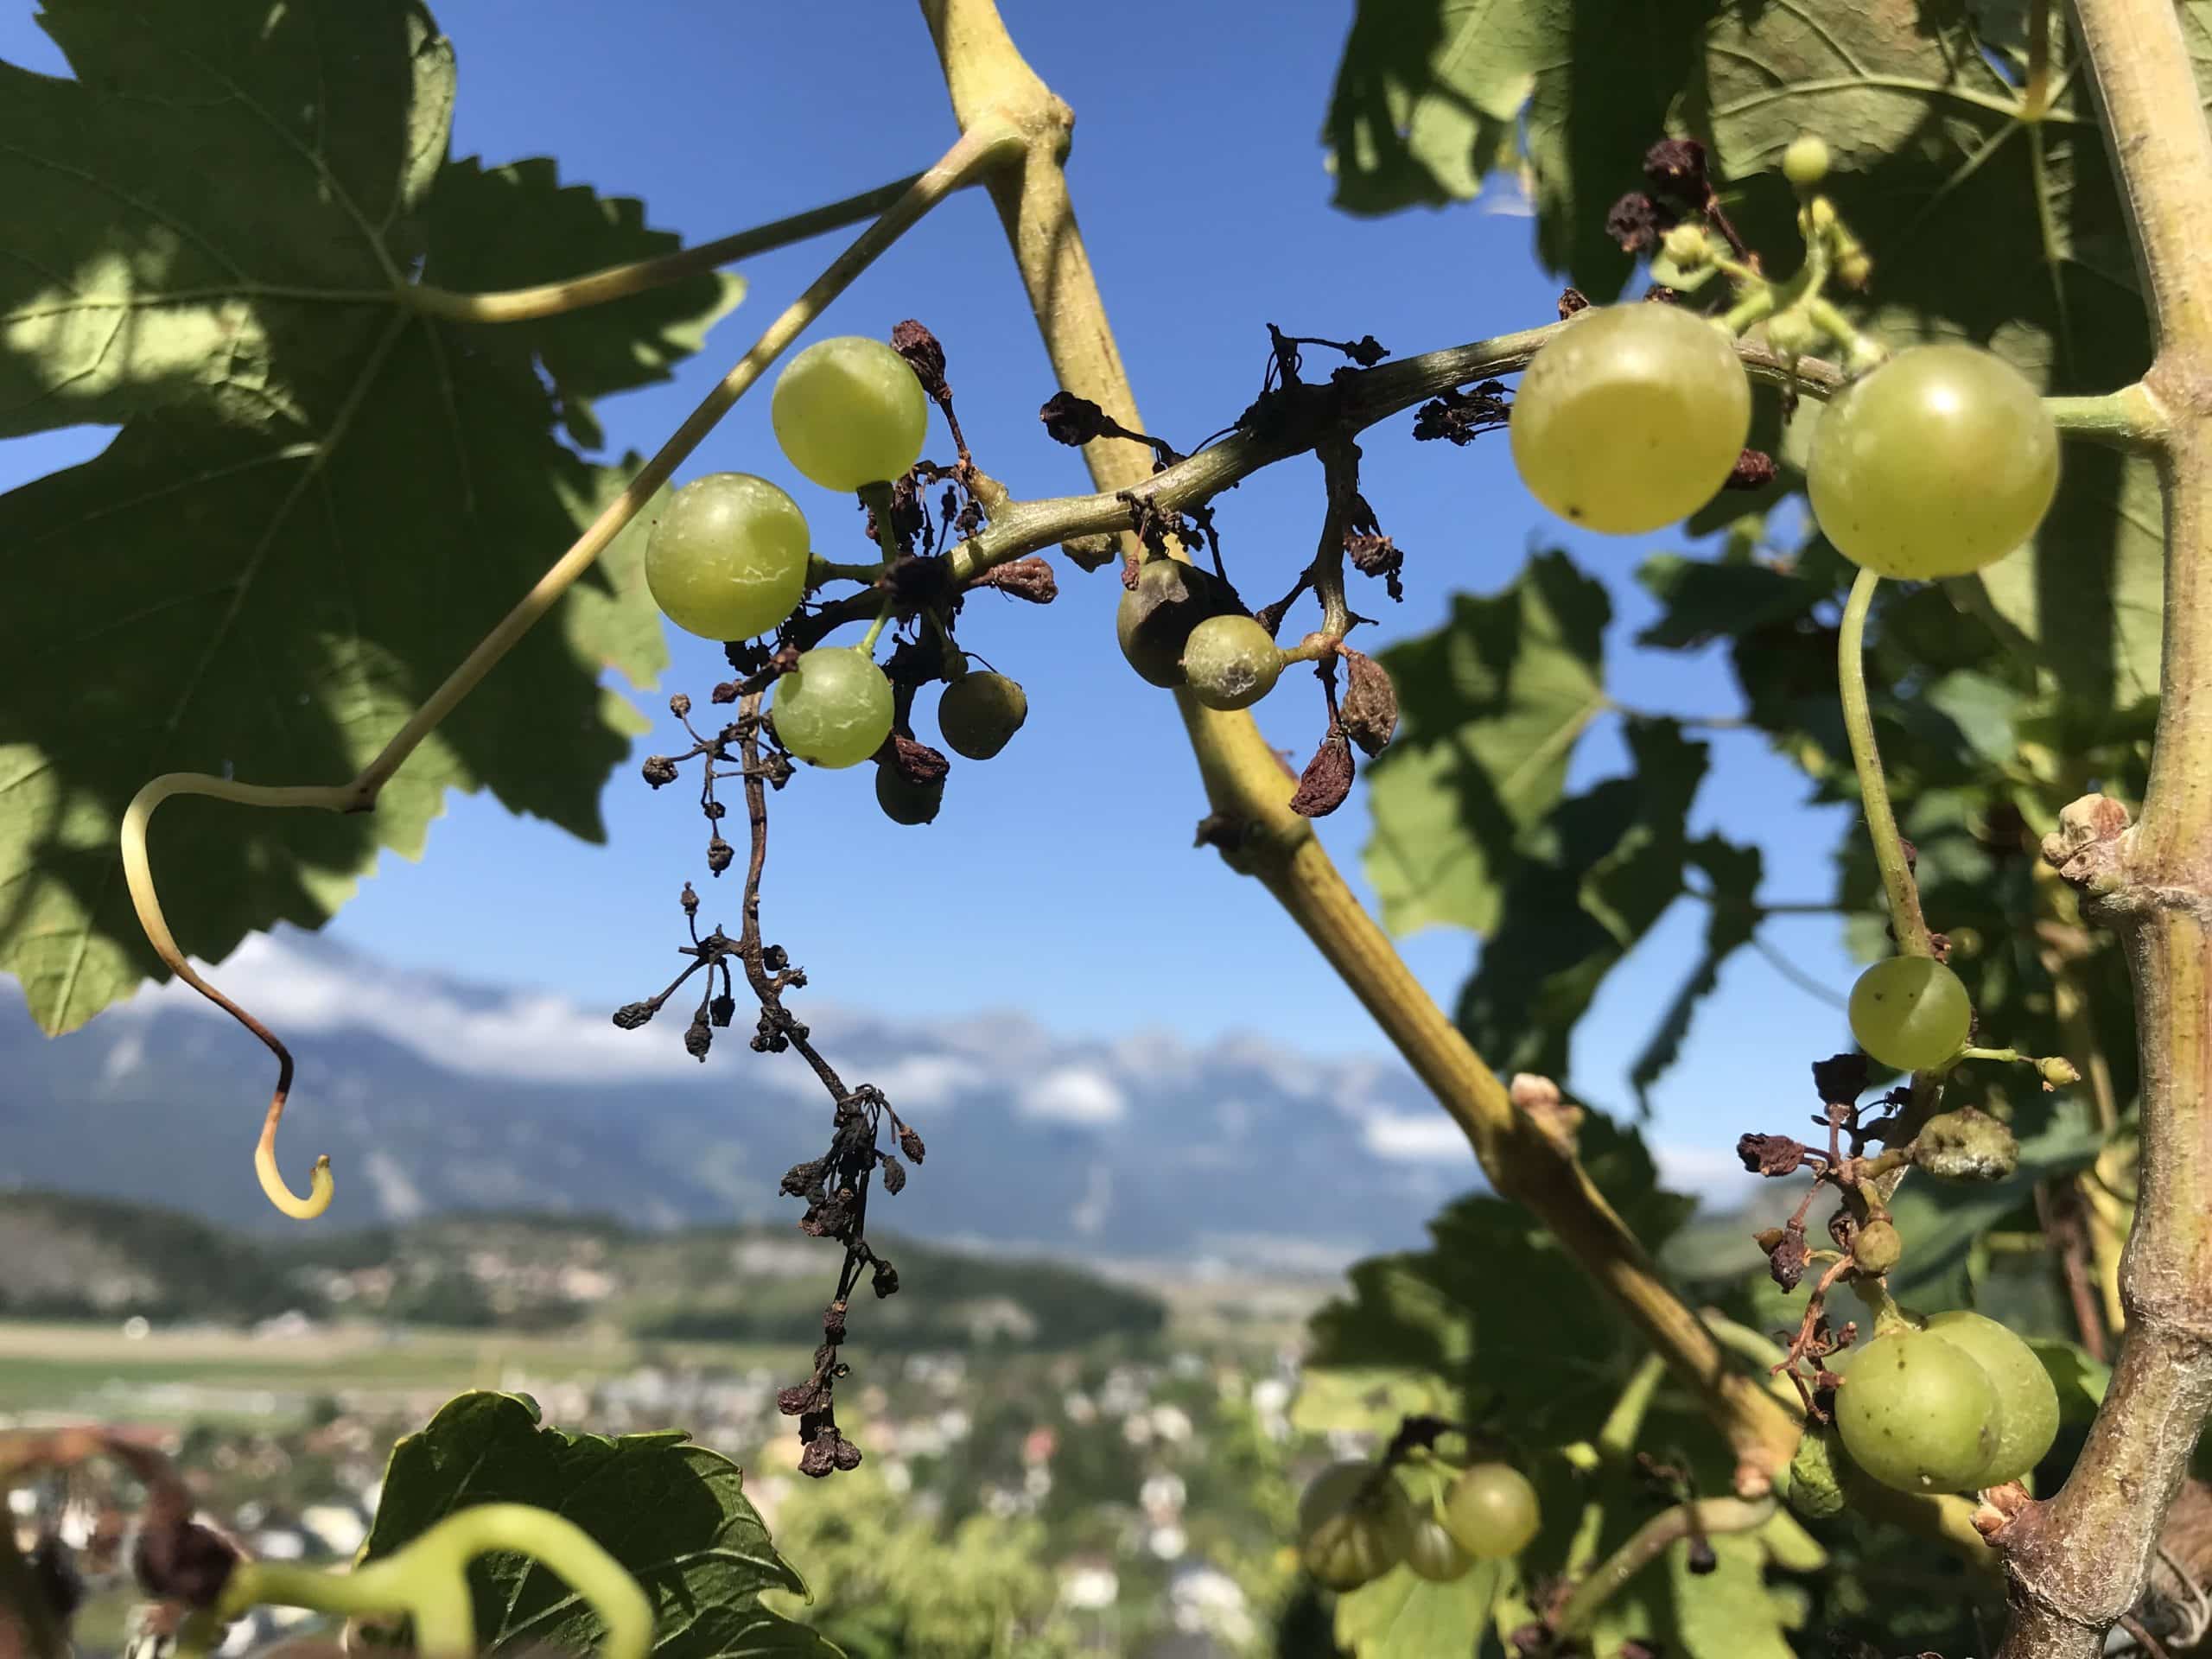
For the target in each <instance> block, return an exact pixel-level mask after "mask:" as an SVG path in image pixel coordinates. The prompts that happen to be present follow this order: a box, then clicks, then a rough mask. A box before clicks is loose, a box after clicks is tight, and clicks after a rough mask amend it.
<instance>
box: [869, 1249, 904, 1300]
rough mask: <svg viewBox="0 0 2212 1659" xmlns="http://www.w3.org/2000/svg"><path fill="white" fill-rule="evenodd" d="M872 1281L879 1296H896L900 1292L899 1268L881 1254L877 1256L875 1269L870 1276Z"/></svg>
mask: <svg viewBox="0 0 2212 1659" xmlns="http://www.w3.org/2000/svg"><path fill="white" fill-rule="evenodd" d="M870 1283H871V1284H872V1285H873V1286H874V1290H875V1294H877V1295H878V1296H879V1297H882V1296H896V1295H897V1294H899V1269H898V1268H894V1267H893V1266H892V1265H891V1263H890V1262H887V1261H885V1260H884V1259H883V1258H882V1257H881V1256H880V1255H879V1256H877V1257H876V1258H875V1270H874V1274H872V1275H871V1277H870Z"/></svg>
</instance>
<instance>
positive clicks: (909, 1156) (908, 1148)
mask: <svg viewBox="0 0 2212 1659" xmlns="http://www.w3.org/2000/svg"><path fill="white" fill-rule="evenodd" d="M899 1151H901V1152H903V1153H905V1154H906V1160H907V1161H908V1162H909V1163H915V1164H918V1163H920V1162H921V1161H922V1154H923V1151H924V1147H923V1146H922V1137H921V1136H920V1135H916V1134H915V1133H914V1131H913V1129H912V1128H911V1127H910V1126H908V1125H906V1124H905V1123H901V1124H900V1125H899Z"/></svg>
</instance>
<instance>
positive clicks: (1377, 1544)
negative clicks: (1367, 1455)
mask: <svg viewBox="0 0 2212 1659" xmlns="http://www.w3.org/2000/svg"><path fill="white" fill-rule="evenodd" d="M1376 1477H1377V1471H1376V1465H1373V1464H1371V1463H1363V1462H1359V1461H1357V1460H1354V1461H1351V1462H1347V1463H1332V1464H1331V1465H1329V1466H1328V1467H1327V1468H1326V1469H1324V1470H1323V1471H1321V1472H1320V1473H1319V1474H1318V1475H1316V1476H1314V1477H1313V1481H1312V1483H1311V1484H1309V1485H1308V1486H1307V1487H1306V1491H1305V1493H1304V1494H1303V1495H1302V1496H1301V1497H1300V1498H1299V1500H1298V1538H1299V1551H1298V1554H1299V1560H1300V1561H1301V1562H1303V1563H1304V1565H1305V1567H1306V1571H1307V1572H1309V1573H1312V1574H1313V1576H1314V1577H1315V1578H1317V1579H1319V1580H1320V1581H1321V1582H1322V1583H1323V1584H1325V1585H1326V1586H1329V1588H1330V1589H1332V1590H1338V1591H1344V1590H1357V1589H1358V1588H1359V1586H1362V1585H1363V1584H1371V1583H1372V1582H1374V1580H1376V1579H1379V1578H1381V1577H1382V1576H1383V1574H1384V1573H1388V1572H1389V1570H1390V1569H1391V1568H1392V1567H1395V1566H1397V1565H1398V1563H1399V1562H1401V1561H1402V1560H1405V1559H1406V1552H1407V1551H1408V1549H1409V1548H1412V1545H1413V1536H1414V1521H1415V1519H1416V1516H1414V1507H1413V1504H1412V1503H1410V1502H1409V1501H1408V1499H1407V1497H1406V1491H1405V1488H1404V1487H1402V1486H1401V1485H1399V1484H1398V1483H1397V1481H1396V1479H1395V1478H1393V1477H1392V1476H1390V1475H1389V1474H1383V1475H1381V1476H1380V1478H1376Z"/></svg>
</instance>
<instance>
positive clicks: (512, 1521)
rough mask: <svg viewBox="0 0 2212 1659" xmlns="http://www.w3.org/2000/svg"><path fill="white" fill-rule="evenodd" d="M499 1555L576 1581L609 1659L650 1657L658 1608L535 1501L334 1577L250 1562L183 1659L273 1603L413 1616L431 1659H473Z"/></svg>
mask: <svg viewBox="0 0 2212 1659" xmlns="http://www.w3.org/2000/svg"><path fill="white" fill-rule="evenodd" d="M493 1550H515V1551H518V1552H520V1553H521V1554H524V1555H527V1556H529V1557H531V1559H532V1560H535V1561H537V1563H538V1564H539V1565H540V1566H542V1567H544V1568H545V1569H546V1570H547V1571H549V1572H550V1573H554V1574H555V1575H556V1577H558V1578H560V1579H561V1580H563V1582H564V1583H566V1584H567V1585H568V1586H569V1589H571V1590H573V1591H574V1592H575V1593H576V1594H577V1595H578V1596H580V1597H582V1599H584V1600H585V1601H586V1602H587V1603H588V1604H589V1605H590V1606H591V1609H592V1611H594V1612H595V1613H597V1614H598V1615H599V1618H600V1622H601V1624H604V1625H605V1626H606V1632H607V1633H606V1635H605V1637H604V1638H603V1639H602V1640H601V1643H600V1649H599V1650H600V1656H601V1659H645V1656H646V1654H647V1653H648V1652H649V1651H651V1649H652V1639H653V1607H652V1600H651V1599H650V1598H648V1597H647V1596H646V1594H645V1592H644V1591H643V1590H642V1589H640V1588H639V1586H638V1581H637V1580H635V1579H633V1578H632V1577H631V1576H630V1574H629V1573H628V1572H626V1570H625V1569H624V1567H623V1566H622V1564H621V1563H620V1561H618V1560H615V1559H614V1558H613V1556H612V1555H610V1554H607V1551H606V1550H604V1549H603V1548H601V1547H600V1545H599V1544H598V1543H597V1542H596V1541H594V1539H593V1538H592V1536H591V1535H590V1534H589V1533H588V1532H586V1531H585V1530H584V1529H582V1527H579V1526H578V1525H576V1523H575V1522H573V1521H569V1520H568V1519H566V1518H564V1517H563V1516H557V1515H555V1514H554V1513H553V1512H552V1511H551V1510H541V1509H537V1508H536V1507H534V1506H532V1505H531V1504H528V1503H477V1504H472V1505H471V1506H470V1507H468V1508H467V1509H465V1510H455V1511H454V1513H453V1514H451V1515H448V1516H446V1518H445V1519H444V1520H442V1521H441V1522H438V1524H437V1525H435V1527H432V1528H431V1529H429V1531H428V1532H425V1533H423V1535H421V1536H420V1537H418V1538H416V1539H415V1540H414V1541H411V1542H410V1543H408V1544H407V1545H405V1546H404V1548H400V1549H399V1550H397V1551H395V1552H394V1553H393V1554H391V1555H388V1556H386V1557H385V1559H384V1560H380V1561H372V1562H370V1563H369V1564H368V1565H367V1566H365V1567H355V1568H353V1570H352V1571H350V1572H337V1573H329V1572H323V1571H320V1570H318V1569H316V1568H313V1567H296V1566H293V1565H292V1564H291V1563H289V1562H287V1561H244V1562H241V1563H240V1564H239V1565H238V1569H237V1570H236V1571H235V1572H234V1573H232V1575H231V1578H230V1580H229V1582H228V1583H227V1584H226V1585H225V1586H224V1588H223V1593H222V1595H221V1597H220V1598H219V1599H218V1600H217V1602H216V1604H215V1605H214V1607H213V1609H212V1610H210V1611H208V1612H207V1613H203V1614H200V1615H198V1616H196V1617H195V1618H193V1619H192V1620H190V1621H189V1622H188V1624H187V1625H186V1627H185V1628H184V1630H181V1632H180V1633H179V1638H178V1643H177V1652H178V1654H179V1656H180V1659H197V1656H201V1655H204V1654H205V1653H206V1652H207V1649H208V1647H209V1645H210V1643H212V1642H213V1638H214V1637H215V1636H216V1634H217V1632H218V1631H219V1629H220V1627H221V1626H222V1625H223V1624H227V1623H228V1622H229V1621H230V1620H232V1619H234V1618H238V1617H239V1615H241V1614H243V1613H245V1611H247V1610H248V1609H250V1608H252V1607H257V1606H261V1605H276V1606H283V1607H306V1608H309V1609H311V1610H313V1611H317V1612H324V1613H342V1614H345V1615H346V1616H347V1617H349V1618H352V1617H357V1616H359V1615H361V1614H370V1615H385V1616H389V1615H393V1614H404V1615H405V1616H406V1617H407V1618H410V1619H412V1620H413V1621H414V1626H415V1650H416V1652H417V1653H418V1654H421V1655H423V1656H424V1659H466V1656H468V1655H473V1654H474V1653H475V1652H476V1650H477V1644H476V1615H475V1610H474V1604H473V1602H472V1599H471V1597H470V1593H469V1588H468V1576H467V1572H468V1564H469V1562H470V1561H472V1560H474V1559H475V1558H476V1557H477V1556H479V1555H482V1554H487V1553H489V1552H491V1551H493Z"/></svg>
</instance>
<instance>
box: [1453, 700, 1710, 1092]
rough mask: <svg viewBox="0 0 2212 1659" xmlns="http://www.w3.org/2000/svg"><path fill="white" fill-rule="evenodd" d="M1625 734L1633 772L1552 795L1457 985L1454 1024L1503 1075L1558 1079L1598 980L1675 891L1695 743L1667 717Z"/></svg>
mask: <svg viewBox="0 0 2212 1659" xmlns="http://www.w3.org/2000/svg"><path fill="white" fill-rule="evenodd" d="M1627 735H1628V746H1629V752H1630V755H1631V756H1632V757H1633V758H1634V760H1635V762H1636V767H1635V771H1634V772H1633V773H1632V774H1631V775H1630V776H1627V777H1622V778H1609V779H1605V781H1604V782H1603V783H1600V784H1598V785H1594V786H1593V787H1592V788H1591V789H1590V790H1588V791H1586V792H1585V793H1583V794H1580V795H1578V796H1575V797H1573V798H1571V799H1568V800H1565V801H1561V802H1560V804H1558V805H1557V806H1556V807H1554V809H1553V810H1552V811H1551V813H1550V815H1549V816H1548V817H1547V818H1546V819H1545V820H1544V822H1543V823H1542V824H1541V825H1540V826H1538V828H1537V829H1535V830H1534V831H1532V832H1531V834H1530V836H1529V843H1530V856H1529V857H1528V858H1527V859H1526V860H1525V861H1523V862H1522V865H1521V867H1520V868H1519V869H1518V870H1516V872H1515V874H1514V875H1513V878H1512V880H1511V881H1510V883H1509V884H1508V886H1507V887H1506V890H1505V893H1504V898H1503V908H1502V913H1501V915H1500V918H1499V920H1498V922H1497V927H1496V930H1495V931H1493V932H1492V933H1491V937H1490V938H1489V939H1488V941H1487V942H1485V944H1484V946H1483V951H1482V959H1481V961H1480V962H1479V963H1478V964H1477V965H1476V969H1475V973H1474V976H1473V977H1472V978H1471V979H1470V980H1468V982H1467V983H1466V986H1465V988H1464V989H1463V990H1462V991H1461V992H1460V995H1459V1026H1460V1028H1461V1029H1462V1030H1464V1031H1465V1032H1466V1033H1467V1038H1468V1040H1469V1041H1470V1042H1471V1043H1473V1044H1474V1046H1475V1048H1476V1051H1477V1052H1478V1053H1481V1054H1483V1055H1484V1056H1485V1057H1486V1058H1488V1059H1489V1061H1490V1063H1491V1065H1493V1066H1497V1067H1498V1068H1500V1069H1502V1070H1504V1071H1539V1072H1541V1073H1543V1074H1544V1075H1545V1076H1547V1077H1564V1076H1566V1075H1567V1039H1568V1037H1569V1035H1570V1033H1572V1032H1573V1028H1574V1023H1575V1021H1576V1020H1579V1019H1580V1018H1581V1017H1582V1012H1583V1010H1584V1009H1585V1008H1586V1007H1589V1006H1590V1001H1591V999H1592V997H1593V996H1595V995H1597V992H1598V987H1599V983H1600V982H1602V981H1603V980H1604V979H1605V976H1606V974H1607V973H1609V972H1611V969H1612V968H1613V967H1614V965H1615V964H1616V963H1618V962H1619V961H1620V960H1621V958H1622V957H1624V956H1626V955H1627V954H1628V952H1629V951H1630V950H1632V949H1633V948H1634V947H1635V945H1636V943H1637V940H1639V939H1641V938H1643V936H1644V934H1645V933H1646V932H1648V931H1649V930H1650V928H1651V926H1652V925H1653V924H1654V923H1655V922H1656V921H1657V920H1658V919H1659V918H1660V917H1661V916H1662V915H1663V914H1664V913H1665V912H1666V910H1667V907H1668V906H1669V905H1671V904H1673V903H1674V901H1675V899H1677V898H1678V897H1680V896H1681V892H1682V863H1683V860H1684V858H1685V856H1686V855H1687V852H1688V836H1687V834H1686V825H1687V823H1688V816H1689V809H1690V803H1691V801H1692V800H1693V799H1694V798H1695V796H1696V794H1697V789H1698V785H1699V784H1700V783H1701V782H1702V781H1703V780H1704V778H1705V767H1706V755H1707V749H1706V746H1705V745H1704V744H1702V743H1693V742H1691V741H1688V739H1686V738H1684V737H1683V736H1682V734H1681V728H1680V727H1679V726H1677V725H1676V724H1675V722H1674V721H1670V720H1643V719H1637V720H1631V721H1629V722H1628V733H1627Z"/></svg>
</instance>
